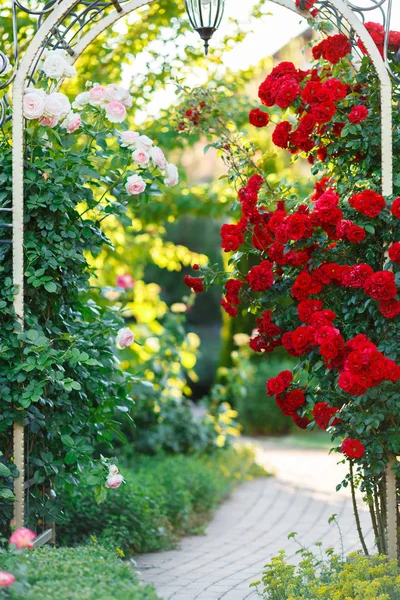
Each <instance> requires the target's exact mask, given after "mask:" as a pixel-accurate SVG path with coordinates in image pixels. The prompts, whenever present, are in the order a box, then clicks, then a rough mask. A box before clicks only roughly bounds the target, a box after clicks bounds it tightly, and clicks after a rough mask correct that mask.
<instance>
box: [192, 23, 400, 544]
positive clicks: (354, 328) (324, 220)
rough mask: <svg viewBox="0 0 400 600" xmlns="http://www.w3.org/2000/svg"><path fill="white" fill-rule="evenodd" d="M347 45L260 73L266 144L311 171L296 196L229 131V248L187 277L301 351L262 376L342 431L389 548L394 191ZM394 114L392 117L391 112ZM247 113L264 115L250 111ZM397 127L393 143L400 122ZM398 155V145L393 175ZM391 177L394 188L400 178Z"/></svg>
mask: <svg viewBox="0 0 400 600" xmlns="http://www.w3.org/2000/svg"><path fill="white" fill-rule="evenodd" d="M391 36H392V38H393V39H394V38H396V39H398V38H397V37H396V36H395V35H394V33H392V34H391ZM394 49H395V48H394V47H393V50H394ZM350 53H351V44H350V42H349V40H348V39H347V38H346V37H345V36H344V35H342V34H337V35H333V36H332V35H331V36H328V37H326V38H325V39H324V40H323V41H322V42H320V43H318V44H317V45H314V47H313V49H312V54H313V57H314V61H315V62H314V64H313V65H312V67H311V68H310V69H309V70H307V71H302V70H300V69H298V68H296V67H295V65H294V64H293V63H289V62H283V63H280V64H278V65H277V66H275V67H274V69H273V70H272V72H271V73H270V74H269V75H268V76H267V77H266V79H265V80H264V81H263V82H262V83H261V85H260V88H259V98H260V100H261V102H262V104H263V105H264V106H267V107H277V108H274V109H273V111H271V114H270V117H269V122H270V123H271V122H272V121H273V118H274V116H275V117H276V116H278V118H279V122H278V123H276V124H275V125H274V130H273V132H272V142H273V143H274V144H275V145H276V146H278V147H280V148H284V149H287V150H288V151H289V152H290V153H291V154H292V155H293V158H294V159H297V158H299V157H304V158H307V160H308V162H309V163H310V165H312V172H313V174H314V175H317V176H318V180H317V183H316V184H315V189H314V193H313V194H312V195H311V196H310V197H309V198H307V199H302V198H298V197H296V196H294V195H293V194H292V191H291V190H287V189H285V187H284V186H282V187H281V188H279V187H273V186H272V185H271V184H270V182H269V178H268V173H266V172H263V171H262V169H260V168H259V167H258V165H257V164H256V163H254V162H253V164H252V163H250V162H249V160H248V156H246V155H245V154H244V153H242V155H243V156H242V161H241V162H240V160H238V159H237V157H235V154H237V152H238V146H237V144H236V145H235V147H234V149H231V147H230V145H229V143H227V142H226V141H225V146H224V150H225V152H226V155H227V156H228V157H230V158H226V159H225V162H226V163H227V164H229V165H230V167H231V178H232V179H233V180H235V179H238V180H241V182H242V186H241V187H240V189H239V190H238V201H239V206H240V209H241V218H240V219H239V220H238V221H237V222H235V223H233V224H225V225H223V226H222V228H221V238H222V248H223V250H224V251H225V252H226V253H228V252H229V253H230V252H233V253H234V254H232V255H231V257H230V258H229V273H228V274H221V273H218V272H216V271H215V270H214V269H210V268H208V269H202V270H200V272H198V273H196V278H195V279H196V284H195V285H196V287H197V289H198V290H199V291H201V286H202V285H205V286H206V287H207V286H208V285H210V284H211V283H213V282H214V281H217V282H220V283H223V284H224V286H225V295H224V298H223V299H222V302H221V305H222V307H223V309H224V310H225V311H226V312H227V313H228V315H229V316H230V317H232V318H235V317H236V316H237V315H238V314H239V313H240V312H241V313H242V314H245V313H249V312H250V313H253V314H255V315H257V317H256V329H255V331H254V334H253V336H252V338H251V340H250V347H251V348H252V350H254V351H255V352H258V353H263V354H268V353H270V352H272V351H273V350H274V349H275V348H277V347H283V348H284V349H285V350H286V351H287V353H288V354H289V355H290V356H293V357H296V358H297V359H298V364H297V367H296V368H295V369H294V372H293V373H292V372H287V371H285V372H282V373H281V374H280V375H278V376H277V377H276V378H274V379H273V380H270V381H268V382H267V393H268V394H269V395H271V396H275V398H276V403H277V405H278V407H279V408H280V409H281V410H282V412H283V414H285V415H287V416H290V417H291V418H292V419H293V421H294V423H295V424H296V425H297V426H298V427H300V428H302V429H306V428H308V429H311V428H313V427H315V426H317V427H320V428H322V429H328V430H329V431H330V432H331V433H332V439H333V440H335V439H338V438H341V439H343V438H345V440H344V441H343V443H341V445H340V444H339V446H336V449H337V450H340V449H341V451H342V452H343V454H344V456H346V457H347V458H349V459H350V460H351V462H355V463H356V465H357V470H358V475H359V476H360V479H361V481H362V487H363V490H364V491H365V492H366V494H367V497H368V500H369V502H370V508H371V515H372V518H373V522H374V527H375V533H376V537H377V539H378V546H379V550H382V551H383V550H384V548H385V540H384V536H383V535H382V532H379V531H378V526H377V519H376V514H375V513H380V511H381V510H383V503H384V498H385V493H384V470H385V465H386V463H387V461H388V459H389V458H390V457H391V456H394V455H396V454H400V440H399V436H398V433H397V432H398V428H399V426H400V410H399V406H398V401H397V398H398V392H399V383H398V382H399V380H400V352H399V344H398V340H399V335H400V325H399V315H400V294H399V286H400V271H399V267H398V262H397V259H398V248H397V244H398V240H399V238H400V219H399V212H400V211H399V207H400V198H396V197H392V198H384V197H383V196H382V195H381V194H380V192H379V189H380V185H381V170H380V150H381V149H380V129H379V119H378V118H377V115H379V114H380V107H379V83H378V79H377V77H376V74H375V72H374V70H373V68H372V65H371V62H370V59H369V58H368V57H367V56H366V57H365V58H364V59H363V61H362V64H361V66H360V68H359V70H358V71H355V69H354V68H353V67H352V64H351V60H350V58H351V56H349V55H350ZM393 68H394V69H396V68H397V67H396V65H395V64H394V66H393ZM257 114H258V113H257ZM394 119H395V123H396V125H398V124H399V115H398V113H397V111H394ZM267 121H268V118H266V119H265V122H267ZM250 122H251V123H252V122H253V123H254V124H255V125H256V126H258V125H259V121H258V119H254V113H253V112H252V113H251V114H250ZM394 137H395V140H394V143H395V147H396V148H397V147H398V145H399V143H400V135H399V129H398V127H397V128H396V129H395V130H394ZM398 166H399V163H398V157H397V156H395V173H396V172H397V168H398ZM395 185H396V191H397V194H396V195H398V194H399V193H400V180H399V179H398V178H396V179H395ZM250 257H251V258H252V263H250V264H252V265H254V266H251V268H250V269H249V268H246V266H245V265H248V264H249V258H250ZM188 283H189V285H190V287H192V288H193V287H194V286H193V282H188ZM347 484H348V480H346V481H345V482H344V485H347ZM351 484H352V485H353V484H354V481H353V478H352V477H351ZM339 487H340V486H339ZM373 498H375V503H374V501H373Z"/></svg>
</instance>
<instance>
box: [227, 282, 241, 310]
mask: <svg viewBox="0 0 400 600" xmlns="http://www.w3.org/2000/svg"><path fill="white" fill-rule="evenodd" d="M243 285H244V284H243V281H240V279H228V281H227V282H226V284H225V289H226V299H227V301H228V302H229V303H230V304H240V300H239V292H240V290H241V289H242V287H243Z"/></svg>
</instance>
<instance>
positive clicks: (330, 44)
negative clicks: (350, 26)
mask: <svg viewBox="0 0 400 600" xmlns="http://www.w3.org/2000/svg"><path fill="white" fill-rule="evenodd" d="M312 52H313V55H314V58H315V59H317V60H318V59H319V58H321V57H322V58H325V60H327V61H329V62H330V63H332V64H334V65H335V64H336V63H338V62H339V60H340V59H341V58H344V57H345V56H347V55H348V54H350V52H351V44H350V42H349V40H348V39H347V37H346V36H345V35H343V34H342V33H338V34H336V35H331V36H329V37H328V38H326V39H325V40H323V41H322V42H320V43H319V44H317V45H316V46H314V48H313V50H312Z"/></svg>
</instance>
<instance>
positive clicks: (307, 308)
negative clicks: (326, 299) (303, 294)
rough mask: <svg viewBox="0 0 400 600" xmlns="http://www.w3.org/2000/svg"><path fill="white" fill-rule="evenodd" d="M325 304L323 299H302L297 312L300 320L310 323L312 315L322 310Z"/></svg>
mask: <svg viewBox="0 0 400 600" xmlns="http://www.w3.org/2000/svg"><path fill="white" fill-rule="evenodd" d="M322 306H323V304H322V302H321V300H310V299H309V300H302V301H301V302H299V304H298V306H297V312H298V315H299V319H300V321H303V323H307V324H308V323H310V320H311V317H312V316H313V314H314V313H315V312H317V311H320V310H321V308H322Z"/></svg>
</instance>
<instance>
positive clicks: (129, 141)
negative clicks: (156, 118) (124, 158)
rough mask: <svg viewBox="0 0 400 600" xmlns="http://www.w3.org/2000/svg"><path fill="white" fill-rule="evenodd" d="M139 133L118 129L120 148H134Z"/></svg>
mask: <svg viewBox="0 0 400 600" xmlns="http://www.w3.org/2000/svg"><path fill="white" fill-rule="evenodd" d="M138 137H139V134H138V133H137V132H136V131H120V132H119V138H120V142H119V143H120V144H121V146H122V148H129V149H130V150H134V149H135V148H136V140H137V139H138Z"/></svg>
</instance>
